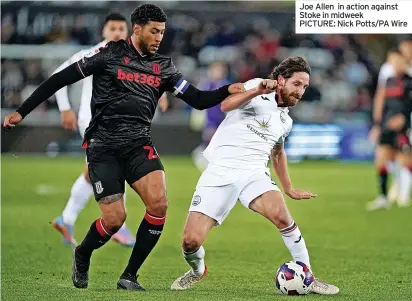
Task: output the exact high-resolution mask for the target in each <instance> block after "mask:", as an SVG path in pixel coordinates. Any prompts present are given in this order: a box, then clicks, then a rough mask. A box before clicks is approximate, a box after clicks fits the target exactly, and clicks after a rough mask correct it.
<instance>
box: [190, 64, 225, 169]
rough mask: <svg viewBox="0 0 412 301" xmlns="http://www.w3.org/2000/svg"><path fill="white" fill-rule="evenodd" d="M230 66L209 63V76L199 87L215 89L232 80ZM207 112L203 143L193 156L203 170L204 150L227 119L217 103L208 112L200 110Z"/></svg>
mask: <svg viewBox="0 0 412 301" xmlns="http://www.w3.org/2000/svg"><path fill="white" fill-rule="evenodd" d="M227 76H228V67H227V65H226V64H224V63H219V62H215V63H213V64H211V65H209V68H208V78H207V80H205V81H204V82H202V83H201V84H200V85H199V87H200V89H202V90H215V89H218V88H220V87H222V86H224V85H227V84H229V83H230V82H229V81H228V79H227ZM198 112H199V111H196V110H193V111H192V113H198ZM200 112H202V113H205V114H206V122H205V127H204V129H203V135H202V140H203V141H202V143H201V144H200V145H199V146H197V147H196V148H195V149H194V150H193V152H192V158H193V161H194V163H195V165H196V167H197V168H198V169H199V170H200V171H203V170H205V168H206V166H207V160H206V159H205V157H204V156H203V151H204V150H205V149H206V147H207V146H208V145H209V142H210V139H212V137H213V135H214V133H215V132H216V130H217V128H218V127H219V125H220V123H221V122H222V121H223V119H225V113H223V112H222V111H221V110H220V106H219V105H217V106H215V107H213V108H210V109H207V110H206V112H204V111H200Z"/></svg>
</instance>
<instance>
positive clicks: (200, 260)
mask: <svg viewBox="0 0 412 301" xmlns="http://www.w3.org/2000/svg"><path fill="white" fill-rule="evenodd" d="M183 257H184V258H185V260H186V262H187V263H188V264H189V265H190V266H191V267H192V269H193V272H194V273H195V274H196V275H197V276H202V275H203V273H204V272H205V260H204V258H205V249H204V248H203V246H200V248H199V249H198V250H197V251H196V252H189V253H187V252H185V251H183Z"/></svg>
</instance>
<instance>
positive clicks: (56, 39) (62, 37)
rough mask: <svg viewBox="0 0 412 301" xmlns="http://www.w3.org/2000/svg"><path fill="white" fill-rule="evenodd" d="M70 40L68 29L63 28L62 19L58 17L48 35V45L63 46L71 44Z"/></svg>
mask: <svg viewBox="0 0 412 301" xmlns="http://www.w3.org/2000/svg"><path fill="white" fill-rule="evenodd" d="M69 38H70V36H69V34H68V32H67V29H64V28H63V24H62V19H61V17H57V18H56V19H55V21H54V24H53V27H52V29H51V30H50V31H49V32H48V33H47V34H46V41H47V43H56V44H63V43H67V42H69Z"/></svg>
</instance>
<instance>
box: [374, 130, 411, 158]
mask: <svg viewBox="0 0 412 301" xmlns="http://www.w3.org/2000/svg"><path fill="white" fill-rule="evenodd" d="M379 145H388V146H391V147H392V148H393V149H395V150H397V151H401V152H405V153H408V152H410V149H411V144H410V141H409V136H408V134H407V131H404V130H403V131H400V132H395V131H391V130H383V131H382V133H381V136H380V139H379Z"/></svg>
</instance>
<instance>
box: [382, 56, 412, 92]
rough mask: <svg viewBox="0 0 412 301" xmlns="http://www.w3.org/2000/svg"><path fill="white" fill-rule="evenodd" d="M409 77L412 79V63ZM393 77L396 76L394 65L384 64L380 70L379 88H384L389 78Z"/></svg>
mask: <svg viewBox="0 0 412 301" xmlns="http://www.w3.org/2000/svg"><path fill="white" fill-rule="evenodd" d="M408 75H409V76H411V77H412V62H411V64H410V67H409V69H408ZM392 76H395V70H394V69H393V67H392V65H391V64H389V63H384V64H383V65H382V67H381V69H380V70H379V76H378V86H380V87H384V86H385V85H386V81H387V80H388V78H390V77H392Z"/></svg>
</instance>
